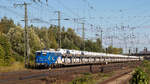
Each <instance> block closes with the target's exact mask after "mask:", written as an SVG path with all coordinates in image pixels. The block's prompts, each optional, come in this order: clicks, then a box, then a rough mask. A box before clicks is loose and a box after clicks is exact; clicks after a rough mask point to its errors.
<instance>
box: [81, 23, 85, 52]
mask: <svg viewBox="0 0 150 84" xmlns="http://www.w3.org/2000/svg"><path fill="white" fill-rule="evenodd" d="M81 24H82V39H83V49H84V51H85V42H84V39H85V32H84V23H81Z"/></svg>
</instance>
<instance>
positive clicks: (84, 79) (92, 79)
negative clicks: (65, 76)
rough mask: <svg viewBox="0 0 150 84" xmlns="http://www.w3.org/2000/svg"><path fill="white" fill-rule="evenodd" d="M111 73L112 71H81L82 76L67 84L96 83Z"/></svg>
mask: <svg viewBox="0 0 150 84" xmlns="http://www.w3.org/2000/svg"><path fill="white" fill-rule="evenodd" d="M112 75H113V72H111V73H96V74H91V73H83V76H81V77H79V78H76V79H74V80H73V81H71V82H70V83H69V84H97V83H99V82H101V81H103V80H105V79H107V78H109V77H111V76H112Z"/></svg>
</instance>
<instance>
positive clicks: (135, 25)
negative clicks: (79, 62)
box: [0, 0, 150, 52]
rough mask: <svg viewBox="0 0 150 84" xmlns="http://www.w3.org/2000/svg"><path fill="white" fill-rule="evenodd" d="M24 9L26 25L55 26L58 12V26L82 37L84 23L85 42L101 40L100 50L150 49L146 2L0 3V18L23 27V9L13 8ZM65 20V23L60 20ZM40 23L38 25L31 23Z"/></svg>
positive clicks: (148, 0) (60, 0) (1, 0)
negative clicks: (22, 4) (25, 11)
mask: <svg viewBox="0 0 150 84" xmlns="http://www.w3.org/2000/svg"><path fill="white" fill-rule="evenodd" d="M35 1H36V0H35ZM24 2H26V3H30V5H28V18H29V22H28V25H31V24H33V25H35V26H39V27H42V26H46V27H48V26H49V25H50V24H54V25H57V12H56V11H60V12H61V26H64V27H65V28H68V27H71V28H73V29H74V30H75V31H76V33H77V34H78V35H82V25H81V23H83V22H84V23H85V37H86V39H90V40H95V39H96V38H99V37H100V36H96V34H99V35H101V32H100V31H101V30H102V31H103V32H102V36H103V46H104V47H108V46H109V45H113V46H115V47H121V48H124V52H128V49H129V48H131V49H132V50H133V51H134V50H135V48H136V47H137V48H139V50H142V49H143V48H144V47H148V48H149V49H150V46H149V43H150V33H149V31H150V11H149V9H150V5H149V3H150V0H48V2H47V3H46V0H41V2H38V1H37V2H33V0H0V11H1V12H0V18H2V17H4V16H7V17H8V18H12V19H13V20H14V21H15V23H16V24H17V23H20V24H21V25H22V26H23V27H24V22H22V21H21V20H23V19H24V7H21V6H17V7H14V4H21V3H24ZM66 18H69V20H67V21H66V20H64V19H66ZM35 19H40V21H35Z"/></svg>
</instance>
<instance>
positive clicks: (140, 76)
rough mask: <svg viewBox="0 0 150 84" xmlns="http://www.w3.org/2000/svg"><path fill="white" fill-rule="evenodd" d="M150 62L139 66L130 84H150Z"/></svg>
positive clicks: (144, 62)
mask: <svg viewBox="0 0 150 84" xmlns="http://www.w3.org/2000/svg"><path fill="white" fill-rule="evenodd" d="M149 79H150V61H147V60H145V61H143V62H142V64H141V66H139V67H138V68H137V69H136V70H135V72H134V74H133V76H132V78H131V80H130V84H149V83H150V80H149Z"/></svg>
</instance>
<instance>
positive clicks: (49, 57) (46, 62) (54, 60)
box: [35, 50, 62, 67]
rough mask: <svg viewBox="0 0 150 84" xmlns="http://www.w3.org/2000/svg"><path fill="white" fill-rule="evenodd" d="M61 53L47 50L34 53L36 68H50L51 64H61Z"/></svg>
mask: <svg viewBox="0 0 150 84" xmlns="http://www.w3.org/2000/svg"><path fill="white" fill-rule="evenodd" d="M61 57H62V56H61V53H59V52H56V51H48V50H42V51H36V54H35V64H36V66H42V67H43V66H44V67H50V66H51V65H53V64H58V63H61V62H60V61H61V59H62V58H61Z"/></svg>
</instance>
